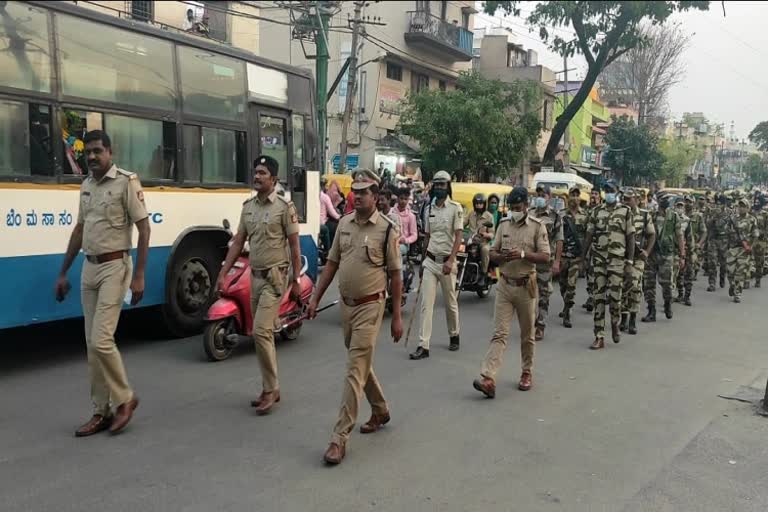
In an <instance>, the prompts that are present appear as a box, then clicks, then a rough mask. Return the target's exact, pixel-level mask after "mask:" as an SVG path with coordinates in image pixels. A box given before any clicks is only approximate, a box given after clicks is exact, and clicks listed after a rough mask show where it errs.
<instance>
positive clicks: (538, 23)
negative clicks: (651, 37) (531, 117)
mask: <svg viewBox="0 0 768 512" xmlns="http://www.w3.org/2000/svg"><path fill="white" fill-rule="evenodd" d="M521 3H522V2H520V1H487V2H485V12H486V13H488V14H494V13H495V12H496V11H497V10H498V9H502V10H504V11H505V12H506V13H508V14H509V13H511V14H514V15H515V16H519V15H520V9H519V7H518V6H519V5H520V4H521ZM689 9H699V10H708V9H709V2H707V1H679V2H662V1H648V2H640V1H637V2H636V1H623V2H615V1H614V2H610V1H602V2H598V1H568V2H540V3H537V4H536V6H535V7H534V8H533V11H532V12H531V13H530V14H529V15H528V18H527V22H528V24H529V25H531V26H532V27H538V29H539V36H540V37H541V39H542V40H543V41H544V42H545V43H548V45H549V48H550V49H551V50H553V51H555V52H557V53H559V54H560V55H564V56H572V55H574V54H575V53H577V52H578V53H581V54H582V55H584V58H585V59H586V61H587V65H588V69H587V75H586V76H585V77H584V80H583V81H582V82H581V87H579V90H578V92H577V93H576V95H575V96H574V97H573V99H572V100H571V102H570V103H569V104H568V108H566V109H565V110H564V111H563V113H562V114H561V115H560V117H558V119H557V123H556V124H555V126H554V128H553V129H552V135H551V136H550V138H549V142H548V143H547V149H546V150H545V151H544V159H543V160H544V164H546V165H553V164H554V160H555V154H556V153H557V149H558V145H559V143H560V139H561V138H562V136H563V133H565V128H566V127H567V126H568V124H569V123H570V122H571V119H573V116H574V115H575V114H576V112H578V110H579V109H580V108H581V106H582V105H583V104H584V101H585V100H586V99H587V96H589V93H590V91H591V90H592V87H593V86H594V85H595V81H596V80H597V77H598V76H599V75H600V73H601V72H602V71H603V70H604V69H605V68H607V67H608V66H609V65H611V63H612V62H614V61H615V60H616V59H618V58H619V57H621V56H622V55H624V54H625V53H627V52H628V51H630V50H631V49H632V48H635V47H636V46H637V45H638V44H641V43H642V42H643V41H644V39H643V36H642V34H641V33H640V26H641V23H643V22H645V23H651V24H654V25H656V24H660V23H663V22H664V21H665V20H666V19H667V18H668V17H669V16H670V15H671V14H672V13H673V12H675V11H687V10H689ZM553 25H554V26H555V27H558V26H569V25H570V26H572V27H573V29H574V31H575V33H576V37H574V38H573V39H569V40H566V39H563V37H562V36H560V35H558V34H556V33H554V31H552V32H550V30H552V28H551V26H553Z"/></svg>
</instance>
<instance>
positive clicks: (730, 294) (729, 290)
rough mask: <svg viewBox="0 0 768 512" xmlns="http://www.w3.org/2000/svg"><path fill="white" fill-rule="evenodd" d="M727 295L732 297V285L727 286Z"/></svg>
mask: <svg viewBox="0 0 768 512" xmlns="http://www.w3.org/2000/svg"><path fill="white" fill-rule="evenodd" d="M728 296H729V297H733V285H731V286H729V287H728Z"/></svg>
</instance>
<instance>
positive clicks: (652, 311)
mask: <svg viewBox="0 0 768 512" xmlns="http://www.w3.org/2000/svg"><path fill="white" fill-rule="evenodd" d="M640 321H641V322H655V321H656V306H648V314H647V315H645V316H644V317H643V318H641V319H640Z"/></svg>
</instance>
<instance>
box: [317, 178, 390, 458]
mask: <svg viewBox="0 0 768 512" xmlns="http://www.w3.org/2000/svg"><path fill="white" fill-rule="evenodd" d="M353 180H354V181H353V182H352V188H353V190H355V213H354V214H352V215H345V216H344V217H342V218H341V221H340V222H339V229H338V236H337V237H336V239H335V240H334V241H333V245H332V246H331V252H330V253H329V254H328V263H327V264H326V266H325V268H324V269H323V273H322V275H321V276H320V280H319V282H318V285H317V290H316V291H315V294H314V295H313V296H312V300H311V301H310V304H309V309H308V316H309V318H314V317H315V316H316V315H317V305H318V303H319V302H320V299H322V298H323V295H324V294H325V291H326V290H327V289H328V286H329V285H330V284H331V282H332V281H333V279H334V277H335V276H336V274H337V272H338V277H339V293H340V294H341V301H342V305H341V318H342V329H343V331H344V346H345V347H346V348H347V375H346V377H345V379H344V390H343V392H342V395H341V407H340V409H339V416H338V419H337V421H336V425H335V426H334V428H333V435H332V437H331V442H330V444H329V446H328V449H327V450H326V452H325V455H324V459H325V461H326V463H328V464H339V463H340V462H341V461H342V459H343V458H344V455H345V454H346V446H347V442H348V440H349V435H350V433H351V432H352V429H353V428H354V426H355V422H356V421H357V416H358V409H359V407H360V398H361V397H362V395H363V394H365V397H366V399H367V400H368V403H370V404H371V410H372V412H371V418H370V419H369V420H368V421H367V422H366V423H364V424H363V425H362V426H361V427H360V432H361V433H363V434H370V433H373V432H376V431H377V430H378V429H379V428H381V427H382V426H384V425H385V424H386V423H388V422H389V420H390V413H389V405H388V404H387V401H386V399H385V398H384V393H383V392H382V389H381V385H380V384H379V381H378V379H377V378H376V374H375V373H374V372H373V353H374V350H375V348H376V339H377V338H378V335H379V328H380V327H381V321H382V318H383V316H384V305H385V295H386V289H387V278H389V280H390V286H389V287H390V289H391V290H392V324H391V329H390V333H391V334H392V338H393V339H394V341H395V342H397V341H398V340H399V339H400V337H401V336H402V334H403V325H402V318H401V312H400V300H401V294H402V282H401V279H400V270H401V266H402V264H401V261H400V250H399V248H398V234H397V232H396V230H395V229H394V224H393V223H392V221H391V220H390V219H389V218H388V217H386V216H385V215H382V214H381V213H380V212H378V211H377V209H376V204H377V202H378V198H379V184H380V180H379V177H378V176H377V175H376V174H375V173H374V172H373V171H370V170H368V169H361V170H357V171H355V173H354V176H353ZM342 263H344V265H342Z"/></svg>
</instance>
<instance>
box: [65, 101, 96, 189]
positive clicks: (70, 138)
mask: <svg viewBox="0 0 768 512" xmlns="http://www.w3.org/2000/svg"><path fill="white" fill-rule="evenodd" d="M102 129H104V120H103V116H102V115H101V113H100V112H86V111H82V110H72V109H64V110H63V111H62V116H61V136H62V139H64V158H63V159H62V161H63V162H64V174H75V175H86V174H88V166H87V165H86V162H85V145H84V144H83V137H85V134H86V133H88V132H89V131H91V130H102Z"/></svg>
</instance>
